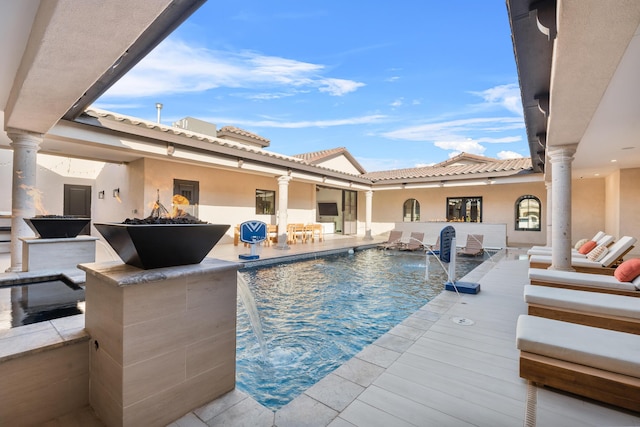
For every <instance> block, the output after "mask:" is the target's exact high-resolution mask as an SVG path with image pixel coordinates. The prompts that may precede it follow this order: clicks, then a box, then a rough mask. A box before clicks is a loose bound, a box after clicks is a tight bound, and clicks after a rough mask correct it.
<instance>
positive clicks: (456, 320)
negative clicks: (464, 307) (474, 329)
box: [451, 317, 475, 326]
mask: <svg viewBox="0 0 640 427" xmlns="http://www.w3.org/2000/svg"><path fill="white" fill-rule="evenodd" d="M451 321H452V322H453V323H456V324H458V325H462V326H471V325H473V324H474V323H475V322H474V321H473V320H471V319H466V318H464V317H452V318H451Z"/></svg>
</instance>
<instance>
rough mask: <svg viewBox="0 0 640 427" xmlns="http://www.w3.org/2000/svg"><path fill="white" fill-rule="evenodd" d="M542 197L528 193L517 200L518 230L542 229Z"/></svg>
mask: <svg viewBox="0 0 640 427" xmlns="http://www.w3.org/2000/svg"><path fill="white" fill-rule="evenodd" d="M540 222H541V221H540V199H538V198H537V197H536V196H531V195H526V196H522V197H520V198H518V200H517V201H516V230H520V231H540Z"/></svg>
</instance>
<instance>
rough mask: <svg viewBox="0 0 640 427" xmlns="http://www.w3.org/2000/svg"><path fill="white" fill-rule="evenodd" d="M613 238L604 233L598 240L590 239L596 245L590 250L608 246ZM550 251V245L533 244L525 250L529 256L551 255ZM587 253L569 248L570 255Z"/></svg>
mask: <svg viewBox="0 0 640 427" xmlns="http://www.w3.org/2000/svg"><path fill="white" fill-rule="evenodd" d="M614 240H615V239H614V238H613V236H611V235H610V234H604V235H603V236H602V237H601V238H600V239H598V240H591V241H592V242H596V246H595V247H594V248H593V249H592V251H593V250H595V248H597V247H598V246H604V247H609V246H611V244H612V243H613V242H614ZM551 252H552V249H551V246H534V247H532V248H531V249H529V250H528V251H527V255H529V256H531V255H551ZM587 255H588V253H587V254H582V253H580V252H579V250H578V249H575V248H572V249H571V256H572V257H578V258H586V257H587Z"/></svg>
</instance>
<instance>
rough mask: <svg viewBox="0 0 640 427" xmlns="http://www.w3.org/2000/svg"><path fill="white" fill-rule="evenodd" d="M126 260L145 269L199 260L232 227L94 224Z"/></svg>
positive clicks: (194, 262)
mask: <svg viewBox="0 0 640 427" xmlns="http://www.w3.org/2000/svg"><path fill="white" fill-rule="evenodd" d="M94 226H95V227H96V229H97V230H98V231H99V232H100V234H102V235H103V236H104V238H105V239H106V240H107V242H108V243H109V245H111V247H112V248H113V249H114V250H115V251H116V252H117V254H118V256H120V258H121V259H122V261H124V263H125V264H129V265H133V266H135V267H138V268H142V269H145V270H148V269H152V268H161V267H173V266H177V265H188V264H199V263H200V262H201V261H202V260H203V259H204V257H205V256H207V254H208V253H209V251H211V249H213V247H214V246H215V245H216V243H218V241H219V240H220V239H221V238H222V236H224V234H225V233H226V232H227V230H228V229H229V227H230V226H229V225H224V224H120V223H105V224H94Z"/></svg>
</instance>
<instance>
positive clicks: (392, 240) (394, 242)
mask: <svg viewBox="0 0 640 427" xmlns="http://www.w3.org/2000/svg"><path fill="white" fill-rule="evenodd" d="M401 239H402V231H400V230H391V231H390V232H389V237H388V238H387V241H386V242H382V243H380V244H379V245H378V246H377V248H378V249H395V248H397V247H399V246H400V245H401V244H402V242H401Z"/></svg>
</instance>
